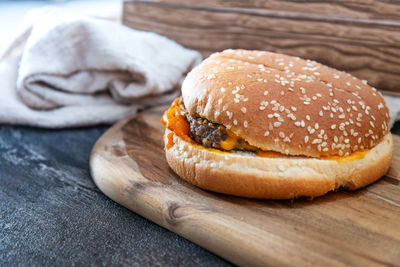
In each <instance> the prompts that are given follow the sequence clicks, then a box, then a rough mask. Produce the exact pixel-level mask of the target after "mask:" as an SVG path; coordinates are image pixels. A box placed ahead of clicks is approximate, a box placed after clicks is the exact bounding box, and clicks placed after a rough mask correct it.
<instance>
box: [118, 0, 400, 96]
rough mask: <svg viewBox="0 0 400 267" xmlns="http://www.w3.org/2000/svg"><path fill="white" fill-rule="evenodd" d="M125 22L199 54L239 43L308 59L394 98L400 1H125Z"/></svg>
mask: <svg viewBox="0 0 400 267" xmlns="http://www.w3.org/2000/svg"><path fill="white" fill-rule="evenodd" d="M123 23H124V24H126V25H128V26H130V27H132V28H135V29H139V30H145V31H152V32H157V33H160V34H162V35H165V36H167V37H169V38H171V39H173V40H175V41H177V42H179V43H180V44H182V45H184V46H185V47H188V48H192V49H196V50H199V51H200V52H201V53H202V54H203V55H204V56H207V55H209V54H210V53H212V52H214V51H220V50H223V49H226V48H244V49H258V50H269V51H275V52H279V53H285V54H289V55H294V56H299V57H303V58H309V59H314V60H316V61H318V62H321V63H324V64H326V65H328V66H331V67H334V68H337V69H339V70H344V71H347V72H350V73H352V74H353V75H355V76H357V77H359V78H361V79H366V80H368V81H369V83H370V84H372V85H373V86H375V87H376V88H378V89H380V90H382V91H387V93H391V94H396V95H400V86H399V85H400V1H389V0H383V1H378V0H352V1H343V0H333V1H315V0H309V1H308V0H301V1H300V0H283V1H277V0H265V1H261V0H247V1H229V0H214V1H213V0H205V1H195V0H140V1H137V0H125V1H124V4H123Z"/></svg>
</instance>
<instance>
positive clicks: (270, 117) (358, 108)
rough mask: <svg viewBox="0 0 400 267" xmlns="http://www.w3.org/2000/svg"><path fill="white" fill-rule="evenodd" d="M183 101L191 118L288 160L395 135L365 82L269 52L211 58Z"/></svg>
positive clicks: (366, 145)
mask: <svg viewBox="0 0 400 267" xmlns="http://www.w3.org/2000/svg"><path fill="white" fill-rule="evenodd" d="M182 98H183V102H184V105H185V107H186V108H187V110H188V112H189V113H190V114H194V115H199V116H201V117H204V118H206V119H208V120H210V121H212V122H215V123H218V124H222V125H224V126H225V127H226V128H228V129H230V130H232V131H233V132H234V133H236V134H237V135H238V136H240V137H241V138H243V139H245V140H247V141H248V142H249V143H250V144H251V145H253V146H256V147H258V148H260V149H262V150H268V151H276V152H280V153H283V154H287V155H303V156H309V157H321V156H333V155H339V156H346V155H349V154H351V153H353V152H356V151H359V150H364V149H372V148H374V147H376V146H377V145H378V144H379V143H380V142H381V141H382V139H383V138H384V136H386V135H387V134H388V133H389V126H388V125H389V119H390V118H389V110H388V108H387V106H386V103H385V101H384V99H383V97H382V96H381V94H380V93H379V92H377V91H376V90H375V89H374V88H372V87H370V86H369V85H368V84H367V83H366V82H365V81H361V80H359V79H357V78H355V77H353V76H351V75H350V74H348V73H345V72H341V71H338V70H335V69H332V68H329V67H327V66H324V65H321V64H319V63H316V62H314V61H310V60H303V59H300V58H296V57H291V56H287V55H281V54H275V53H270V52H263V51H246V50H226V51H223V52H221V53H215V54H213V55H211V56H210V57H209V58H208V59H206V60H204V61H203V62H202V63H201V64H200V65H199V66H197V67H196V68H195V69H193V70H192V71H191V72H190V73H189V74H188V76H187V78H186V79H185V81H184V83H183V86H182Z"/></svg>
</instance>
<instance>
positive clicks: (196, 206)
mask: <svg viewBox="0 0 400 267" xmlns="http://www.w3.org/2000/svg"><path fill="white" fill-rule="evenodd" d="M166 108H167V107H161V108H159V109H153V110H149V111H146V112H143V113H141V114H139V115H136V116H134V117H131V118H129V119H126V120H123V121H121V122H119V123H117V124H116V125H114V126H113V127H112V128H111V129H110V130H108V131H107V132H106V133H105V134H104V135H103V136H102V137H101V138H100V139H99V140H98V142H97V143H96V145H95V147H94V149H93V151H92V155H91V159H90V167H91V174H92V177H93V179H94V181H95V183H96V184H97V186H98V187H99V188H100V189H101V190H102V191H103V192H104V193H105V194H106V195H107V196H109V197H110V198H111V199H113V200H115V201H116V202H118V203H120V204H121V205H123V206H125V207H127V208H128V209H131V210H132V211H134V212H136V213H138V214H140V215H142V216H144V217H146V218H148V219H149V220H152V221H153V222H155V223H157V224H159V225H161V226H163V227H165V228H167V229H169V230H171V231H173V232H175V233H177V234H179V235H181V236H183V237H185V238H187V239H189V240H191V241H192V242H194V243H196V244H198V245H200V246H202V247H204V248H206V249H208V250H210V251H212V252H214V253H215V254H217V255H219V256H221V257H223V258H225V259H227V260H229V261H231V262H233V263H235V264H239V265H246V266H249V265H266V264H267V265H274V266H275V265H303V266H304V265H308V266H310V265H318V266H344V265H357V266H375V265H376V266H378V265H399V264H400V185H399V183H400V137H399V136H394V139H395V156H394V159H393V163H392V166H391V169H390V170H389V172H388V174H387V175H386V176H385V177H383V178H382V179H380V180H379V181H378V182H376V183H374V184H372V185H371V186H368V187H366V188H364V189H361V190H357V191H353V192H349V191H343V190H339V191H337V192H331V193H329V194H327V195H326V196H323V197H319V198H316V199H314V200H308V199H304V198H301V199H295V200H287V201H272V200H252V199H246V198H239V197H232V196H226V195H222V194H217V193H212V192H207V191H204V190H202V189H199V188H196V187H194V186H192V185H190V184H188V183H186V182H185V181H183V180H181V179H180V178H179V177H178V176H176V175H175V174H174V172H173V171H172V170H171V169H170V168H169V167H168V164H167V162H166V160H165V157H164V151H163V142H162V135H163V132H164V127H163V126H162V124H161V123H160V117H161V114H162V111H163V110H165V109H166Z"/></svg>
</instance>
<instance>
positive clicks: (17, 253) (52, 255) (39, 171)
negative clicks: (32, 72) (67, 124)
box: [0, 126, 229, 266]
mask: <svg viewBox="0 0 400 267" xmlns="http://www.w3.org/2000/svg"><path fill="white" fill-rule="evenodd" d="M107 128H108V127H107V126H99V127H94V128H80V129H68V130H45V129H34V128H28V127H16V126H0V265H5V266H9V265H29V266H32V265H35V266H48V265H52V266H70V265H78V266H87V265H96V266H112V265H135V266H150V265H151V266H193V265H195V266H227V265H229V263H227V262H226V261H224V260H223V259H221V258H219V257H217V256H215V255H213V254H212V253H210V252H208V251H206V250H204V249H202V248H201V247H199V246H197V245H195V244H193V243H191V242H189V241H187V240H186V239H184V238H181V237H180V236H178V235H176V234H174V233H172V232H170V231H168V230H165V229H164V228H162V227H159V226H158V225H156V224H154V223H152V222H150V221H148V220H146V219H145V218H143V217H141V216H139V215H137V214H135V213H133V212H131V211H129V210H127V209H125V208H124V207H122V206H120V205H118V204H117V203H115V202H113V201H112V200H110V199H108V198H107V197H106V196H105V195H103V194H102V193H101V192H100V191H99V190H98V189H97V187H96V186H95V185H94V183H93V182H92V179H91V177H90V174H89V155H90V151H91V149H92V147H93V145H94V143H95V142H96V140H97V139H98V138H99V137H100V136H101V134H102V133H103V132H105V131H106V130H107Z"/></svg>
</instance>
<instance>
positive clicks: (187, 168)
mask: <svg viewBox="0 0 400 267" xmlns="http://www.w3.org/2000/svg"><path fill="white" fill-rule="evenodd" d="M168 133H171V131H170V130H168V129H167V130H166V134H165V136H164V141H165V143H166V144H167V142H168V140H167V135H168ZM173 141H174V145H173V146H172V147H170V148H169V149H167V148H166V157H167V161H168V164H169V165H170V166H171V168H172V169H173V170H174V171H175V172H176V173H177V174H178V175H179V176H180V177H181V178H183V179H184V180H186V181H188V182H189V183H192V184H194V185H196V186H198V187H201V188H203V189H207V190H210V191H214V192H219V193H224V194H230V195H235V196H242V197H251V198H269V199H290V198H295V197H300V196H306V197H316V196H321V195H324V194H326V193H327V192H329V191H332V190H335V189H337V188H339V187H344V188H346V189H350V190H354V189H357V188H360V187H363V186H365V185H368V184H370V183H372V182H374V181H376V180H377V179H379V178H380V177H382V176H383V175H384V174H385V173H386V172H387V170H388V169H389V166H390V163H391V161H392V156H393V139H392V135H391V134H390V133H388V134H387V135H386V136H385V137H384V138H383V139H382V141H381V142H380V143H379V144H378V145H377V146H375V147H374V148H373V149H371V150H370V151H369V152H368V153H367V154H366V155H365V157H364V158H362V159H356V160H352V161H343V162H338V161H336V160H321V159H314V158H304V157H291V158H289V157H282V158H263V157H258V156H255V155H253V154H250V153H240V152H235V153H230V152H222V151H221V152H217V151H214V150H210V149H204V148H202V147H200V146H198V145H194V144H191V143H188V142H186V141H183V140H182V139H181V138H180V137H178V136H177V135H175V134H174V137H173Z"/></svg>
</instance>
